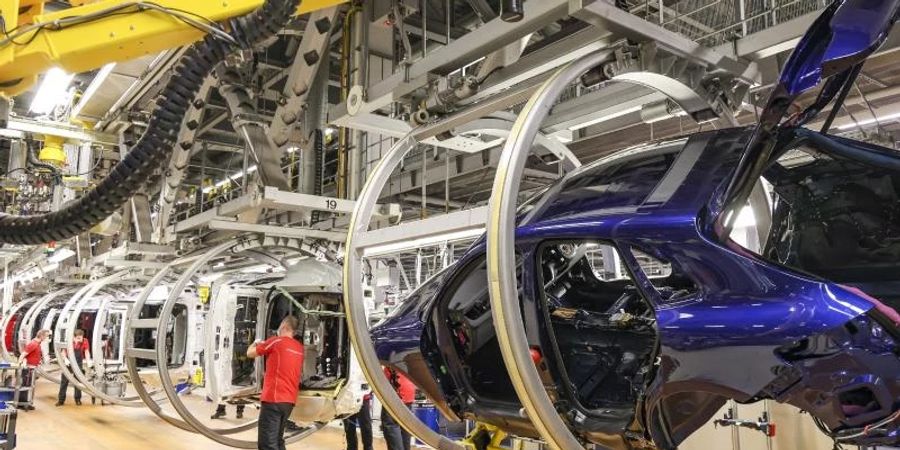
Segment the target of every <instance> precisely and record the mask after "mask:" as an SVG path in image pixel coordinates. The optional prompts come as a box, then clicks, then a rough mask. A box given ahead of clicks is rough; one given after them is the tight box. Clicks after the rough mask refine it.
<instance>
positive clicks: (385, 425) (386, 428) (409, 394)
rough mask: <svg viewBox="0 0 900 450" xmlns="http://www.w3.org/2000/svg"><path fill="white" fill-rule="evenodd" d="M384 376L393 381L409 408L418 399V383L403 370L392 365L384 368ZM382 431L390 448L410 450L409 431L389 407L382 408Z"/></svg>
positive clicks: (395, 388)
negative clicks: (388, 409)
mask: <svg viewBox="0 0 900 450" xmlns="http://www.w3.org/2000/svg"><path fill="white" fill-rule="evenodd" d="M384 376H386V377H387V379H388V380H390V382H391V386H393V387H394V390H395V391H397V394H398V395H399V396H400V400H403V403H404V404H405V405H406V407H407V408H409V407H410V406H412V404H413V402H414V401H415V400H416V385H415V384H413V382H412V381H410V379H409V378H407V377H406V375H404V374H403V373H402V372H400V371H398V370H395V369H392V368H390V367H385V368H384ZM381 432H382V434H384V440H385V442H386V443H387V448H388V450H409V445H410V443H409V439H410V436H409V432H408V431H406V429H405V428H403V427H401V426H400V424H398V423H397V421H396V420H395V419H394V417H393V416H391V414H390V413H388V411H387V408H381Z"/></svg>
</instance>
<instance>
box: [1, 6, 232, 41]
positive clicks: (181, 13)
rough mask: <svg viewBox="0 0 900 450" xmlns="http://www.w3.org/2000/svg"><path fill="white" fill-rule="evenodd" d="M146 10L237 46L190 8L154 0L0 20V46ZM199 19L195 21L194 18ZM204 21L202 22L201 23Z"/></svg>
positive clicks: (215, 25) (215, 26)
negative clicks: (16, 23)
mask: <svg viewBox="0 0 900 450" xmlns="http://www.w3.org/2000/svg"><path fill="white" fill-rule="evenodd" d="M132 8H134V9H135V11H128V10H129V9H132ZM147 10H154V11H159V12H161V13H164V14H168V15H170V16H172V17H174V18H176V19H178V20H181V21H182V22H184V23H186V24H188V25H190V26H192V27H194V28H197V29H198V30H200V31H203V32H204V33H210V34H213V35H215V36H218V37H220V38H222V39H223V40H225V41H226V42H229V43H231V44H235V45H237V43H238V42H237V41H236V40H235V39H234V37H232V36H231V35H229V34H228V33H227V32H225V31H224V30H223V29H222V28H221V27H219V26H218V24H216V23H215V22H213V21H211V20H209V19H207V18H205V17H202V16H200V15H197V14H194V13H191V12H189V11H185V10H181V9H177V8H169V7H164V6H161V5H158V4H156V3H153V2H129V3H123V4H121V5H116V6H112V7H109V8H106V9H102V10H100V11H97V12H93V13H90V14H84V15H80V16H67V17H62V18H60V19H57V20H54V21H52V22H44V23H37V24H30V25H24V26H21V27H16V28H13V29H12V30H7V29H6V22H5V21H0V31H2V33H3V35H4V36H5V39H4V40H0V47H4V46H6V45H9V44H15V45H28V44H31V43H32V42H33V41H34V40H35V39H36V38H37V36H38V34H40V33H41V32H42V31H45V30H51V31H59V30H62V29H65V28H68V27H72V26H76V25H82V24H85V23H90V22H94V21H97V20H101V19H106V18H109V17H113V16H117V15H129V14H135V13H140V12H143V11H147ZM198 18H199V19H201V20H197V19H198ZM204 22H205V23H204ZM28 33H32V34H31V36H29V37H28V40H27V41H25V42H18V41H16V38H18V37H21V36H24V35H27V34H28Z"/></svg>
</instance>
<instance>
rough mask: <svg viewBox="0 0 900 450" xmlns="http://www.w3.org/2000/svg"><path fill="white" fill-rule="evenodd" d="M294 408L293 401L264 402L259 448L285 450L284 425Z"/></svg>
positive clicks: (260, 449) (260, 413)
mask: <svg viewBox="0 0 900 450" xmlns="http://www.w3.org/2000/svg"><path fill="white" fill-rule="evenodd" d="M293 409H294V404H293V403H269V402H262V409H260V410H259V436H258V438H257V439H258V440H259V450H285V449H284V426H285V425H286V424H287V421H288V417H290V416H291V411H292V410H293Z"/></svg>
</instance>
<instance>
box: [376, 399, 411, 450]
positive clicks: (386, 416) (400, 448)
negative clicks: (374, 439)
mask: <svg viewBox="0 0 900 450" xmlns="http://www.w3.org/2000/svg"><path fill="white" fill-rule="evenodd" d="M381 432H382V433H383V434H384V441H385V442H386V443H387V448H388V450H409V445H410V443H409V437H410V436H409V433H408V432H407V431H406V430H405V429H404V428H403V427H401V426H400V424H398V423H397V421H396V420H394V418H393V416H391V415H390V413H388V412H387V409H385V408H381Z"/></svg>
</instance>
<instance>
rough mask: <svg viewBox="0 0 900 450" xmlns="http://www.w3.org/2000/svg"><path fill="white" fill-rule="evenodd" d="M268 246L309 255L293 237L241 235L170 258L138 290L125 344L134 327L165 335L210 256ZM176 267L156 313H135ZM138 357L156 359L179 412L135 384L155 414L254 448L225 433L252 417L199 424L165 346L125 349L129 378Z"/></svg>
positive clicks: (302, 435) (294, 438)
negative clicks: (150, 316) (148, 315)
mask: <svg viewBox="0 0 900 450" xmlns="http://www.w3.org/2000/svg"><path fill="white" fill-rule="evenodd" d="M271 248H281V249H288V250H293V251H296V252H297V253H300V254H304V255H308V256H310V255H311V254H310V253H309V251H308V248H307V247H306V246H304V245H302V241H298V240H295V239H286V238H274V237H262V238H258V237H251V238H246V237H245V238H239V239H234V240H230V241H228V242H225V243H222V244H219V245H218V246H216V247H213V248H211V249H205V250H203V251H200V252H198V253H195V254H192V255H190V256H186V257H184V258H180V259H178V260H176V261H174V262H173V263H172V264H170V265H169V266H167V267H166V269H164V270H161V271H160V272H159V273H157V274H156V276H155V277H153V279H152V280H151V281H150V282H149V283H148V284H147V286H146V287H145V288H144V290H143V291H142V293H141V296H140V297H139V298H138V300H137V301H136V303H135V306H134V309H132V312H131V317H130V318H129V321H128V327H127V328H126V335H125V342H126V346H128V345H133V343H134V331H135V330H138V329H152V330H156V335H157V336H165V335H166V330H167V328H168V326H169V321H170V319H171V315H172V311H173V310H174V308H175V305H176V304H178V303H179V301H180V299H181V295H182V293H183V292H184V290H185V288H187V287H188V285H189V284H190V283H191V282H192V281H193V279H194V276H195V275H197V274H198V273H199V272H200V270H201V268H203V267H204V266H205V265H207V264H208V263H209V262H210V261H211V260H212V259H213V258H216V257H218V256H221V255H223V254H225V253H232V254H240V253H243V252H248V251H251V252H255V253H259V252H264V251H265V250H266V249H271ZM311 256H315V255H311ZM269 259H271V260H272V261H278V259H277V258H269ZM178 267H184V269H183V271H182V272H181V273H180V274H178V276H177V280H176V281H175V283H174V284H173V285H172V287H171V288H170V290H169V295H168V298H167V299H166V301H165V303H164V304H163V307H162V308H161V310H160V312H159V317H157V318H153V319H141V318H140V317H139V316H140V312H141V310H142V309H143V307H144V305H145V304H146V302H147V299H148V298H149V296H150V293H151V292H152V291H153V289H154V288H156V287H157V286H158V285H160V282H162V281H163V279H165V278H166V276H167V275H169V274H170V273H171V271H172V270H173V269H175V268H178ZM138 359H145V360H151V361H155V362H156V367H157V370H158V371H159V378H160V381H161V383H162V387H163V392H165V394H166V398H167V400H168V401H169V403H170V404H171V406H172V407H173V408H174V409H175V411H176V413H177V414H178V416H180V417H181V418H180V419H178V418H175V417H173V416H171V415H169V414H167V413H165V412H164V411H162V408H161V407H160V404H159V402H157V401H156V400H154V399H152V398H151V397H150V396H149V393H148V392H147V391H146V389H144V388H143V387H140V388H137V391H138V395H139V396H140V397H141V398H142V399H143V400H144V402H145V403H147V406H148V407H150V409H151V411H153V412H154V413H155V414H156V415H157V416H159V417H160V418H162V419H163V420H165V421H166V422H169V423H170V424H172V425H175V426H177V427H179V428H181V429H183V430H187V431H191V432H196V433H199V434H202V435H204V436H206V437H208V438H209V439H211V440H213V441H215V442H218V443H220V444H222V445H227V446H229V447H236V448H247V449H253V448H257V442H256V441H255V440H252V441H251V440H244V439H235V438H232V437H229V436H228V435H232V434H236V433H240V432H243V431H247V430H250V429H252V428H254V427H256V425H257V421H256V420H255V419H254V420H251V421H249V422H247V423H244V424H241V425H238V426H235V427H230V428H222V429H214V428H210V427H208V426H206V425H205V424H203V423H202V422H201V421H200V420H199V419H197V416H195V415H194V414H193V413H192V412H191V411H190V410H189V409H188V407H187V405H185V404H184V402H182V400H181V398H180V396H179V394H178V392H177V390H176V389H175V384H174V383H173V380H172V376H171V373H170V369H169V367H168V366H167V365H166V364H165V363H164V362H165V361H167V360H168V354H167V350H166V347H165V346H164V345H157V346H156V349H155V350H149V349H136V348H127V349H126V352H125V361H126V364H127V366H128V371H129V373H131V374H132V375H131V376H132V378H135V377H136V376H138V373H137V372H138V370H137V366H136V361H137V360H138ZM161 362H162V363H161ZM319 428H321V426H319V425H317V426H313V427H311V428H309V429H308V430H305V431H303V432H301V433H298V434H294V435H292V436H289V437H288V438H287V439H286V442H287V443H288V444H290V443H293V442H297V441H300V440H302V439H305V438H306V437H308V436H310V435H311V434H313V433H315V432H316V431H318V430H319Z"/></svg>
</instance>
